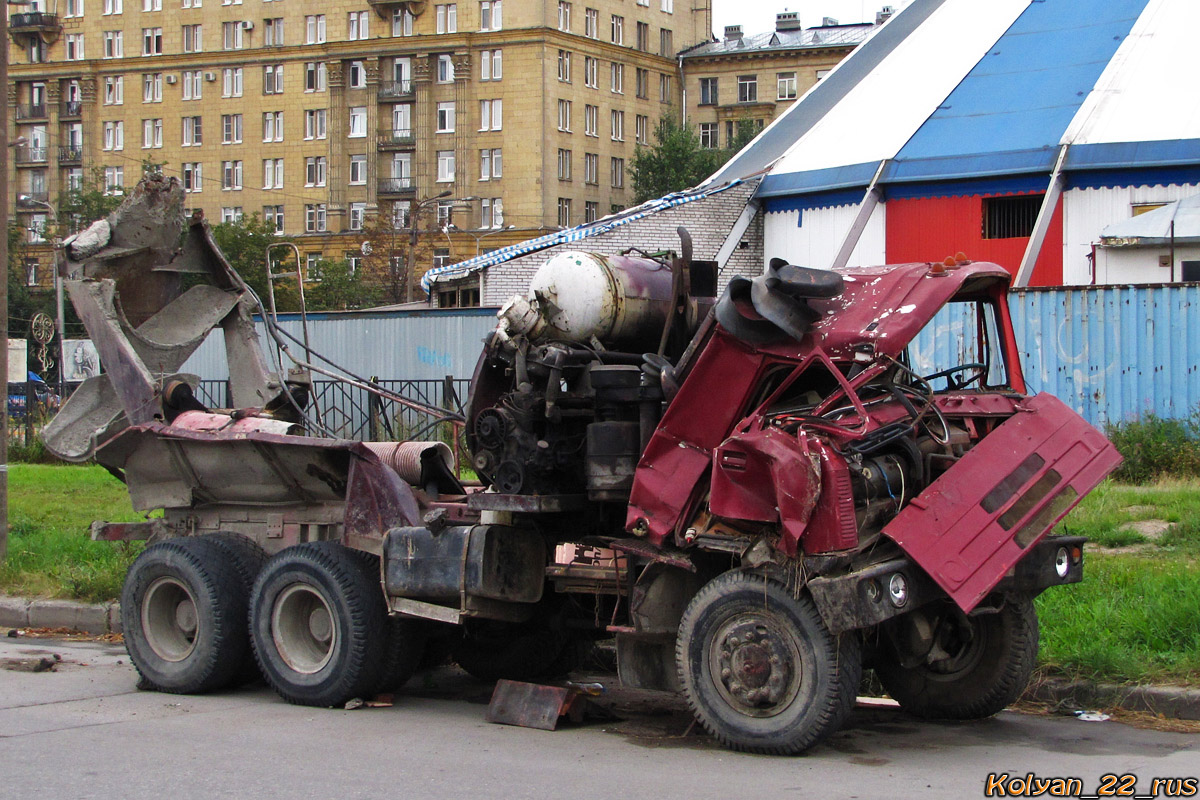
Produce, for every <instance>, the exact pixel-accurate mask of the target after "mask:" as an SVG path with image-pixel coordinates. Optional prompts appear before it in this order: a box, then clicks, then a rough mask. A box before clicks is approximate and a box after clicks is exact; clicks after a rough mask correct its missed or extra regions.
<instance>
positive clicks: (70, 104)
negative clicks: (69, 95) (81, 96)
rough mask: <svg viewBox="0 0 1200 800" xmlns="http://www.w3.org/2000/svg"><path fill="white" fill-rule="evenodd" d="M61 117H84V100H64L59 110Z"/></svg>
mask: <svg viewBox="0 0 1200 800" xmlns="http://www.w3.org/2000/svg"><path fill="white" fill-rule="evenodd" d="M58 115H59V116H60V117H79V116H82V115H83V101H82V100H64V101H63V103H62V107H61V108H60V109H59V112H58Z"/></svg>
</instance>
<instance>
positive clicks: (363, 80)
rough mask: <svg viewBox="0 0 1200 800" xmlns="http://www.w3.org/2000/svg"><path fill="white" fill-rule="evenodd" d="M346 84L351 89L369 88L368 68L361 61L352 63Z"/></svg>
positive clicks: (348, 68)
mask: <svg viewBox="0 0 1200 800" xmlns="http://www.w3.org/2000/svg"><path fill="white" fill-rule="evenodd" d="M346 72H347V80H346V84H347V86H348V87H349V88H351V89H365V88H366V87H367V68H366V67H365V66H364V65H363V62H361V61H351V62H350V63H349V64H348V65H347V67H346Z"/></svg>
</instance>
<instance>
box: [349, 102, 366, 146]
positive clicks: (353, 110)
mask: <svg viewBox="0 0 1200 800" xmlns="http://www.w3.org/2000/svg"><path fill="white" fill-rule="evenodd" d="M366 135H367V107H366V106H351V107H350V130H349V132H348V133H347V134H346V136H347V138H349V139H359V138H362V137H364V136H366Z"/></svg>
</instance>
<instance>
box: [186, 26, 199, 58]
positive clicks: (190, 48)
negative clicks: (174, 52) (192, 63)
mask: <svg viewBox="0 0 1200 800" xmlns="http://www.w3.org/2000/svg"><path fill="white" fill-rule="evenodd" d="M183 52H185V53H202V52H204V26H203V25H202V24H200V23H196V24H194V25H184V26H183Z"/></svg>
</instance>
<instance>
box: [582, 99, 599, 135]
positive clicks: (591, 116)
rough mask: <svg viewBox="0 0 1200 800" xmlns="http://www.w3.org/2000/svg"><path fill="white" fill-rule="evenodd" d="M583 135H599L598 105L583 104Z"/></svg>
mask: <svg viewBox="0 0 1200 800" xmlns="http://www.w3.org/2000/svg"><path fill="white" fill-rule="evenodd" d="M583 135H584V136H599V135H600V106H589V105H585V106H584V107H583Z"/></svg>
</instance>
